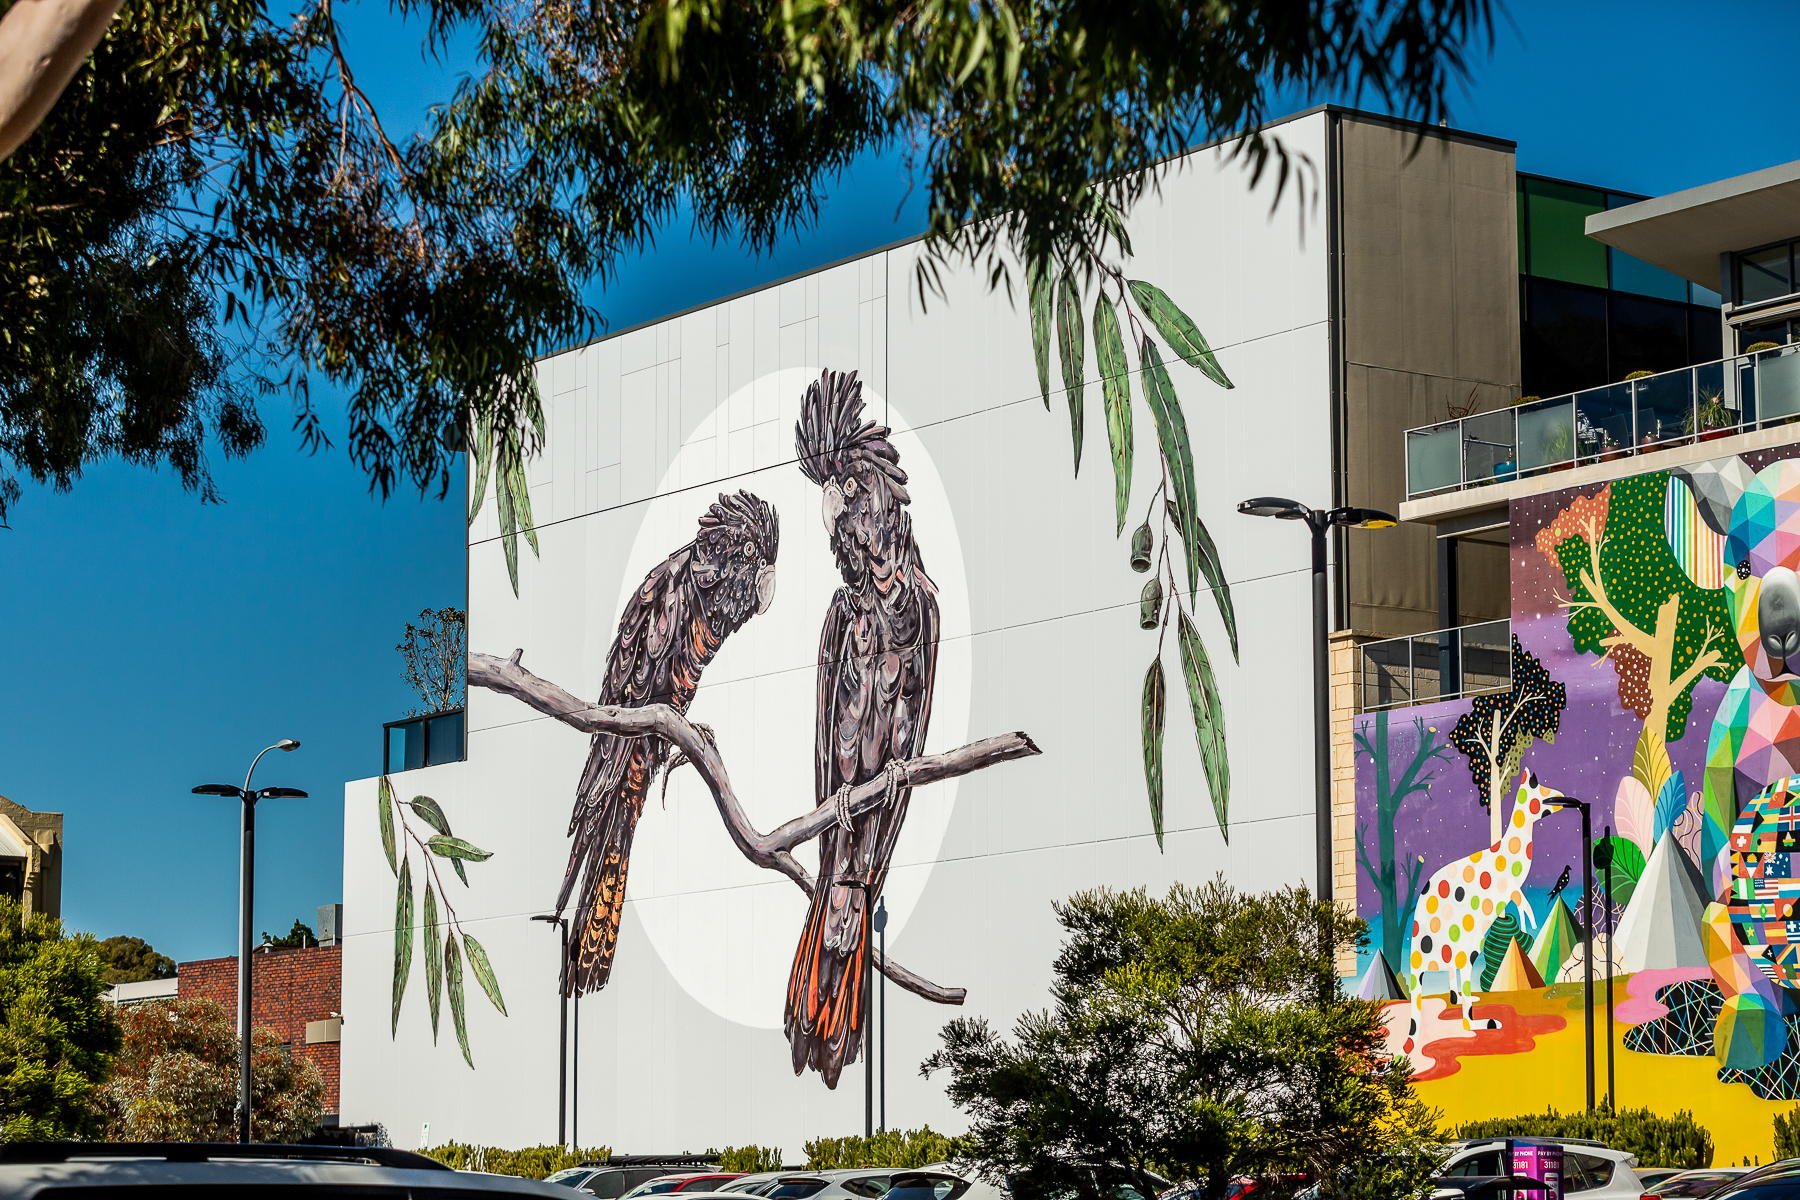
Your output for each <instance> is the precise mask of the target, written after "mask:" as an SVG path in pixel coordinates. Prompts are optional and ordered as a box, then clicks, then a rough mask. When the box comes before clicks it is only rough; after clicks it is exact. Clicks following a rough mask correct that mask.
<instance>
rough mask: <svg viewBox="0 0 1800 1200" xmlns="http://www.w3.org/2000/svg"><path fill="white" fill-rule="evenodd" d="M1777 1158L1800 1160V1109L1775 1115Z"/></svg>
mask: <svg viewBox="0 0 1800 1200" xmlns="http://www.w3.org/2000/svg"><path fill="white" fill-rule="evenodd" d="M1775 1157H1776V1158H1778V1159H1779V1158H1800V1108H1796V1109H1794V1110H1793V1111H1792V1112H1788V1113H1776V1114H1775Z"/></svg>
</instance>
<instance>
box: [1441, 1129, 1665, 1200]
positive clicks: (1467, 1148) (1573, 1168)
mask: <svg viewBox="0 0 1800 1200" xmlns="http://www.w3.org/2000/svg"><path fill="white" fill-rule="evenodd" d="M1519 1140H1521V1141H1534V1142H1559V1143H1561V1145H1562V1148H1563V1195H1564V1196H1571V1197H1572V1196H1577V1195H1579V1196H1580V1197H1581V1200H1638V1197H1640V1196H1642V1195H1643V1194H1644V1186H1643V1184H1641V1183H1639V1182H1638V1177H1637V1175H1636V1173H1635V1172H1634V1171H1633V1168H1634V1167H1636V1166H1637V1161H1638V1160H1637V1155H1635V1154H1627V1153H1626V1152H1625V1151H1623V1150H1614V1149H1613V1148H1612V1147H1610V1146H1602V1145H1600V1144H1599V1143H1597V1142H1578V1141H1572V1140H1570V1139H1567V1138H1521V1139H1519ZM1510 1174H1512V1163H1511V1162H1509V1161H1506V1141H1505V1139H1503V1138H1489V1139H1487V1140H1484V1141H1477V1142H1466V1143H1464V1144H1463V1145H1461V1146H1459V1147H1458V1148H1457V1149H1456V1151H1455V1153H1453V1154H1451V1156H1450V1158H1449V1161H1448V1162H1446V1163H1445V1164H1444V1169H1443V1171H1442V1172H1441V1173H1440V1174H1439V1176H1438V1182H1439V1183H1440V1184H1441V1185H1443V1187H1445V1188H1455V1187H1456V1181H1457V1180H1458V1179H1468V1178H1472V1177H1492V1176H1495V1175H1510Z"/></svg>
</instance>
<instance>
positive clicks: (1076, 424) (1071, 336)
mask: <svg viewBox="0 0 1800 1200" xmlns="http://www.w3.org/2000/svg"><path fill="white" fill-rule="evenodd" d="M1056 346H1057V350H1058V352H1059V357H1060V358H1061V359H1062V376H1063V391H1064V392H1065V394H1066V395H1067V397H1068V400H1069V432H1070V435H1071V436H1072V437H1073V438H1074V440H1075V474H1077V475H1079V474H1081V426H1082V420H1081V393H1082V389H1083V388H1084V386H1085V385H1086V382H1087V372H1086V367H1087V360H1086V356H1087V332H1086V330H1085V329H1084V328H1083V327H1082V324H1081V293H1080V292H1078V291H1076V290H1075V280H1074V279H1073V278H1072V277H1071V276H1070V274H1069V273H1068V272H1067V271H1064V272H1063V274H1062V278H1061V279H1059V280H1058V281H1057V284H1056Z"/></svg>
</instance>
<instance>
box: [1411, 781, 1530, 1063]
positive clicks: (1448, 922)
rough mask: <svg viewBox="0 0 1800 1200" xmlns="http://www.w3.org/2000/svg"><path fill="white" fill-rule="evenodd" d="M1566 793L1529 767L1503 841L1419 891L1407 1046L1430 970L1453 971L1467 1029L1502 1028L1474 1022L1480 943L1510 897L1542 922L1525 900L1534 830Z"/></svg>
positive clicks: (1443, 871) (1454, 997) (1455, 997)
mask: <svg viewBox="0 0 1800 1200" xmlns="http://www.w3.org/2000/svg"><path fill="white" fill-rule="evenodd" d="M1562 798H1563V796H1562V793H1561V792H1558V791H1555V790H1554V789H1552V788H1547V787H1540V786H1539V785H1538V781H1537V776H1536V775H1534V774H1532V773H1531V772H1530V771H1529V770H1527V771H1524V772H1522V773H1521V774H1520V776H1519V794H1518V798H1517V799H1515V800H1514V801H1513V809H1512V817H1511V818H1510V819H1509V820H1508V821H1507V822H1506V825H1505V826H1504V827H1503V828H1504V830H1505V832H1503V833H1502V834H1501V835H1500V840H1499V841H1497V842H1495V843H1494V844H1493V845H1491V846H1489V847H1488V848H1487V849H1486V850H1477V851H1476V852H1475V853H1473V854H1471V855H1469V856H1468V857H1467V858H1459V859H1457V860H1456V861H1455V862H1452V863H1450V864H1449V865H1448V866H1445V867H1442V868H1440V869H1439V870H1438V872H1437V873H1436V874H1435V875H1433V876H1432V877H1431V878H1430V880H1428V881H1427V882H1426V884H1425V886H1424V888H1423V889H1421V890H1420V892H1419V898H1418V901H1417V902H1416V903H1415V905H1414V906H1413V925H1412V953H1411V955H1410V956H1409V957H1408V959H1407V962H1408V964H1409V967H1408V972H1407V984H1408V989H1409V990H1410V991H1411V993H1412V1007H1413V1015H1412V1025H1411V1026H1410V1027H1409V1028H1408V1029H1407V1031H1406V1047H1405V1049H1406V1052H1407V1053H1408V1054H1410V1053H1412V1051H1413V1048H1414V1047H1413V1041H1414V1039H1415V1038H1416V1037H1417V1036H1418V1033H1419V1028H1420V1024H1421V1020H1422V1018H1423V1015H1424V1001H1425V997H1424V989H1423V988H1421V987H1420V980H1421V979H1422V978H1423V977H1424V974H1425V972H1427V971H1451V972H1454V974H1455V987H1454V990H1452V991H1451V993H1450V1005H1451V1007H1453V1008H1454V1007H1455V1006H1457V1005H1459V1004H1460V1005H1461V1006H1462V1026H1463V1028H1464V1029H1498V1028H1500V1022H1498V1021H1494V1020H1483V1021H1475V1020H1473V1013H1474V1009H1475V998H1474V996H1473V994H1472V992H1473V988H1471V987H1470V982H1471V980H1477V979H1479V978H1480V977H1481V968H1480V966H1479V962H1480V959H1481V942H1482V939H1483V938H1485V937H1486V936H1487V931H1488V927H1489V926H1490V925H1492V924H1493V923H1494V918H1496V917H1498V916H1499V915H1500V914H1501V913H1503V912H1505V911H1506V906H1507V904H1508V903H1512V904H1516V905H1518V906H1519V911H1520V912H1521V913H1523V914H1524V917H1525V922H1526V928H1527V929H1532V930H1535V929H1536V928H1537V914H1536V913H1534V912H1532V911H1531V904H1530V903H1529V902H1528V901H1527V900H1526V899H1525V880H1526V878H1527V877H1528V876H1529V875H1530V874H1531V831H1532V829H1533V827H1534V826H1536V825H1537V823H1538V819H1539V818H1540V817H1545V816H1548V815H1549V814H1551V813H1553V812H1556V811H1557V810H1558V809H1560V808H1561V807H1562V806H1561V805H1559V804H1558V803H1556V802H1557V801H1558V800H1561V799H1562Z"/></svg>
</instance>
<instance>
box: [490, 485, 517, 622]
mask: <svg viewBox="0 0 1800 1200" xmlns="http://www.w3.org/2000/svg"><path fill="white" fill-rule="evenodd" d="M494 503H495V504H497V505H499V507H500V547H501V549H502V550H503V551H505V553H506V577H507V578H508V579H509V580H511V581H512V590H513V595H514V596H515V597H516V596H517V595H518V594H519V533H518V529H519V526H518V522H517V520H516V518H515V516H514V514H513V498H512V488H511V487H510V486H509V485H508V483H507V479H506V475H505V473H504V472H502V473H501V474H500V475H499V476H498V477H497V478H496V479H495V480H494Z"/></svg>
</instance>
